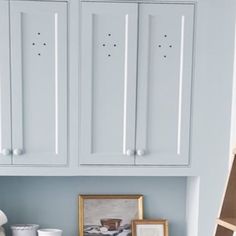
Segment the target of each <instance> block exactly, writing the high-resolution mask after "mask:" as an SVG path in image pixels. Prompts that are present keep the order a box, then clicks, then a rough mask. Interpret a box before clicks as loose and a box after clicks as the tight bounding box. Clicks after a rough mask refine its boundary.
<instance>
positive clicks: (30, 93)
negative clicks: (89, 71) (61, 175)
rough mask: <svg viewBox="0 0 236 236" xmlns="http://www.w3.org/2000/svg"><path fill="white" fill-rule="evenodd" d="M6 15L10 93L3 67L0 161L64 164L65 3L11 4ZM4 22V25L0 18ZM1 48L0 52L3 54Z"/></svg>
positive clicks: (14, 2)
mask: <svg viewBox="0 0 236 236" xmlns="http://www.w3.org/2000/svg"><path fill="white" fill-rule="evenodd" d="M0 4H4V2H0ZM5 7H7V4H6V6H5ZM0 9H1V11H4V10H3V8H2V7H1V8H0ZM5 12H7V11H4V14H6V13H5ZM9 12H10V16H9V18H10V22H11V25H10V33H11V41H10V47H11V92H10V76H9V74H8V73H9V70H8V67H6V68H5V71H3V72H5V76H2V77H1V83H2V84H3V86H5V88H6V91H5V92H4V93H1V96H4V97H3V99H5V101H2V99H1V102H2V103H4V106H3V107H2V106H1V109H4V110H5V111H6V112H2V113H1V121H2V122H1V125H2V126H3V122H5V123H6V124H4V125H6V126H5V127H4V130H2V132H1V135H2V139H1V140H2V142H1V149H2V154H4V149H7V150H9V152H8V153H5V154H6V155H8V158H6V157H4V158H5V160H6V161H3V160H4V158H3V157H2V158H1V160H0V163H3V164H5V163H6V164H9V163H11V162H12V164H20V165H31V164H33V165H34V164H40V165H44V164H45V165H47V164H50V165H54V164H66V162H67V140H68V133H67V125H68V124H67V116H68V111H67V100H68V99H67V96H68V94H67V84H68V81H67V3H65V2H40V1H11V2H10V11H9ZM4 14H3V15H2V14H1V17H4ZM5 22H9V21H8V20H7V19H5V21H4V24H5ZM1 24H2V21H1ZM2 29H4V27H3V28H2ZM5 35H9V34H7V33H6V34H4V36H5ZM5 37H6V36H5ZM5 42H9V39H6V40H5ZM5 48H8V47H6V46H5ZM5 48H1V51H3V53H4V52H5V51H4V50H7V49H5ZM7 54H8V52H5V55H7ZM1 57H3V55H2V54H1ZM1 59H2V58H1ZM2 60H3V59H2ZM2 60H1V63H0V64H1V66H3V65H4V64H2ZM1 89H3V88H2V86H1ZM10 94H11V97H10ZM10 99H11V106H10V102H9V100H10ZM5 113H6V114H5ZM10 113H11V117H10V115H9V114H10ZM7 114H8V115H7ZM5 116H6V117H5ZM10 124H11V125H10ZM5 129H6V130H5ZM3 137H4V139H3ZM10 140H11V141H10ZM11 156H12V161H11V158H10V157H11Z"/></svg>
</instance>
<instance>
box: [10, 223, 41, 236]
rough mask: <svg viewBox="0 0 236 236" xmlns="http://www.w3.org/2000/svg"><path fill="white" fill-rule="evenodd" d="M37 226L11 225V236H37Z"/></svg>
mask: <svg viewBox="0 0 236 236" xmlns="http://www.w3.org/2000/svg"><path fill="white" fill-rule="evenodd" d="M38 228H39V225H36V224H17V225H12V226H11V230H12V236H37V229H38Z"/></svg>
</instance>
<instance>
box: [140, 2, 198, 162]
mask: <svg viewBox="0 0 236 236" xmlns="http://www.w3.org/2000/svg"><path fill="white" fill-rule="evenodd" d="M139 23H140V25H139V27H140V34H139V39H140V40H139V67H138V68H139V74H138V111H137V143H136V145H137V157H136V164H147V165H152V164H154V165H155V164H156V165H185V164H188V160H189V134H190V131H189V130H190V105H191V81H192V57H193V25H194V5H191V4H141V5H140V21H139Z"/></svg>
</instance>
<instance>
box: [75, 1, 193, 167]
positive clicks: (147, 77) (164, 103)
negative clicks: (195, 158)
mask: <svg viewBox="0 0 236 236" xmlns="http://www.w3.org/2000/svg"><path fill="white" fill-rule="evenodd" d="M81 14H82V15H81V45H82V47H81V88H82V89H81V93H82V94H81V99H82V105H81V132H80V137H81V138H80V140H81V145H80V155H79V158H80V164H85V165H86V164H104V165H109V164H118V165H134V164H136V165H187V164H188V163H189V143H190V119H191V83H192V68H193V64H192V59H193V46H194V45H193V42H194V4H138V3H102V2H99V3H96V2H83V3H82V10H81Z"/></svg>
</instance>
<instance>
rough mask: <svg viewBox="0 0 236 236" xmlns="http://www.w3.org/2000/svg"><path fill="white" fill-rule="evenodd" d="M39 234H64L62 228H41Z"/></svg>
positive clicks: (49, 235) (43, 235)
mask: <svg viewBox="0 0 236 236" xmlns="http://www.w3.org/2000/svg"><path fill="white" fill-rule="evenodd" d="M38 236H62V230H60V229H39V230H38Z"/></svg>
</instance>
